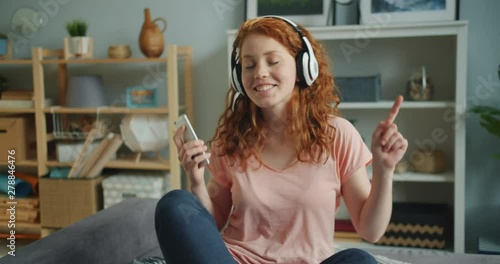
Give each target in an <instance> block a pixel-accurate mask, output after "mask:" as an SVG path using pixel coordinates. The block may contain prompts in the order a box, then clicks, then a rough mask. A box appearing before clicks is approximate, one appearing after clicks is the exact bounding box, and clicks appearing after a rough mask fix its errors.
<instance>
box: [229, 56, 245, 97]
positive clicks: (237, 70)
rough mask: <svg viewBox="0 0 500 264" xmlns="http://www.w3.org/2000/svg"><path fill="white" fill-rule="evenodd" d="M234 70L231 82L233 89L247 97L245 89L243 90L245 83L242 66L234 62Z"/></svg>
mask: <svg viewBox="0 0 500 264" xmlns="http://www.w3.org/2000/svg"><path fill="white" fill-rule="evenodd" d="M232 64H233V70H232V71H231V82H232V84H233V88H234V90H235V91H236V92H238V93H240V94H243V95H246V93H245V89H244V88H243V82H242V81H241V64H239V63H237V62H234V60H233V61H232Z"/></svg>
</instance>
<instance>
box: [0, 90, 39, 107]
mask: <svg viewBox="0 0 500 264" xmlns="http://www.w3.org/2000/svg"><path fill="white" fill-rule="evenodd" d="M32 107H33V90H21V89H18V90H7V91H4V92H2V95H1V97H0V108H32Z"/></svg>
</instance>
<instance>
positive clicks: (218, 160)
mask: <svg viewBox="0 0 500 264" xmlns="http://www.w3.org/2000/svg"><path fill="white" fill-rule="evenodd" d="M216 152H217V151H216V150H215V149H213V151H212V156H211V157H210V165H208V171H209V172H210V177H211V178H212V179H214V181H215V182H217V183H218V184H219V185H220V186H222V187H224V188H228V189H230V188H231V186H232V185H233V182H232V180H231V177H230V176H229V170H228V167H227V166H228V165H227V158H226V157H225V156H219V155H217V154H216Z"/></svg>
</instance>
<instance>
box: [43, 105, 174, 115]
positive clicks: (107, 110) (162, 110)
mask: <svg viewBox="0 0 500 264" xmlns="http://www.w3.org/2000/svg"><path fill="white" fill-rule="evenodd" d="M43 111H44V112H45V113H58V114H96V113H99V114H168V108H167V107H157V108H127V107H116V106H110V107H99V108H95V107H89V108H76V107H62V106H53V107H46V108H45V109H43Z"/></svg>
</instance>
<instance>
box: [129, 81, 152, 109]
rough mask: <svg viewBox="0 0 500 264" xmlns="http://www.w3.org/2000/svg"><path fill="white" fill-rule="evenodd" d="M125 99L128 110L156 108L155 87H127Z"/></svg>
mask: <svg viewBox="0 0 500 264" xmlns="http://www.w3.org/2000/svg"><path fill="white" fill-rule="evenodd" d="M125 97H126V105H127V107H128V108H148V107H157V106H158V91H157V88H156V87H142V86H132V87H127V89H126V96H125Z"/></svg>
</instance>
